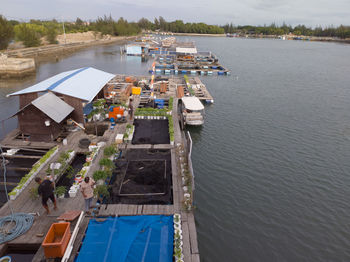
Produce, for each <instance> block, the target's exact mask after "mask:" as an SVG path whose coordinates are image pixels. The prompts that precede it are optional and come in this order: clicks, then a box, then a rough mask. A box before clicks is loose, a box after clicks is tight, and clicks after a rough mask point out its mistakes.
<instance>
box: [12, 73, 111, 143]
mask: <svg viewBox="0 0 350 262" xmlns="http://www.w3.org/2000/svg"><path fill="white" fill-rule="evenodd" d="M113 77H114V75H113V74H110V73H107V72H104V71H101V70H98V69H95V68H92V67H85V68H80V69H75V70H71V71H67V72H63V73H60V74H58V75H55V76H53V77H50V78H48V79H46V80H44V81H42V82H40V83H38V84H35V85H33V86H31V87H28V88H25V89H23V90H21V91H18V92H15V93H12V94H10V95H8V96H18V97H19V111H18V112H17V113H15V114H14V115H13V116H11V117H14V116H18V123H19V130H20V132H21V133H22V135H23V136H25V137H26V138H27V139H28V140H32V141H52V140H54V139H56V138H57V137H58V135H59V134H60V132H61V131H62V128H63V124H64V123H65V121H64V120H66V119H68V118H70V119H72V120H74V121H75V122H77V123H80V124H81V125H84V124H85V119H84V114H87V113H89V112H88V111H89V110H91V109H92V106H91V102H92V101H93V100H94V99H96V98H103V96H104V94H103V87H104V86H105V85H106V84H107V82H108V81H110V80H111V79H112V78H113Z"/></svg>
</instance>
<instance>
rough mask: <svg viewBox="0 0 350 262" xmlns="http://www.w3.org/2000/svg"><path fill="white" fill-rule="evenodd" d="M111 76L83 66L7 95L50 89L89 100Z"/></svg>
mask: <svg viewBox="0 0 350 262" xmlns="http://www.w3.org/2000/svg"><path fill="white" fill-rule="evenodd" d="M113 77H114V75H113V74H110V73H107V72H104V71H101V70H98V69H95V68H93V67H84V68H80V69H76V70H72V71H67V72H63V73H60V74H58V75H55V76H53V77H50V78H48V79H46V80H44V81H41V82H40V83H38V84H35V85H33V86H31V87H28V88H25V89H23V90H21V91H18V92H15V93H12V94H10V95H8V96H15V95H22V94H28V93H35V92H45V91H48V90H51V91H52V92H55V93H59V94H63V95H68V96H72V97H76V98H79V99H81V100H84V101H88V102H90V101H92V99H93V98H94V97H95V96H96V95H97V94H98V92H100V91H101V89H102V88H103V87H104V85H105V84H106V83H107V82H108V81H109V80H111V79H112V78H113Z"/></svg>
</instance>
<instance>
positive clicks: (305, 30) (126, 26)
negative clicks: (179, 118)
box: [0, 15, 350, 50]
mask: <svg viewBox="0 0 350 262" xmlns="http://www.w3.org/2000/svg"><path fill="white" fill-rule="evenodd" d="M64 28H65V32H66V33H78V32H87V31H94V32H96V33H101V34H102V35H106V34H109V35H112V36H129V35H137V34H139V33H140V32H141V31H142V30H145V31H147V30H149V31H163V32H173V33H196V34H224V33H231V34H233V33H237V34H241V35H242V34H244V35H245V34H254V35H284V34H289V33H292V34H294V35H304V36H319V37H338V38H341V39H345V38H349V37H350V26H344V25H340V26H338V27H334V26H329V27H325V28H322V27H320V26H319V27H315V28H311V27H307V26H305V25H297V26H295V27H292V26H291V25H287V24H285V23H283V24H282V25H281V26H277V25H276V24H275V23H272V24H271V25H269V26H266V25H264V26H251V25H244V26H240V25H238V26H234V25H233V24H232V23H231V24H226V25H224V26H218V25H208V24H205V23H184V22H183V21H182V20H175V21H172V22H167V21H166V20H165V19H164V18H163V17H161V16H160V17H159V18H155V19H154V21H153V22H152V21H150V20H148V19H147V18H141V19H140V20H139V21H138V22H128V21H127V20H125V19H123V18H119V19H118V20H114V19H113V18H112V16H111V15H110V16H104V17H98V18H97V19H96V20H94V21H89V22H87V21H83V20H82V19H80V18H77V19H76V21H75V22H64ZM58 34H63V23H60V22H58V21H57V20H55V19H53V20H50V21H42V20H34V19H33V20H30V21H29V22H28V23H20V22H18V21H15V20H9V21H8V20H6V18H5V17H3V16H1V15H0V50H2V49H6V48H7V46H8V44H9V43H10V41H22V42H23V44H24V45H25V46H26V47H31V46H39V45H41V39H42V38H43V37H44V38H45V39H46V40H47V41H48V42H49V43H50V44H55V43H57V40H56V37H57V35H58Z"/></svg>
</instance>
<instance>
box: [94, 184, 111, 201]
mask: <svg viewBox="0 0 350 262" xmlns="http://www.w3.org/2000/svg"><path fill="white" fill-rule="evenodd" d="M94 195H95V196H97V197H98V198H105V197H109V191H108V186H107V185H98V186H96V187H95V189H94Z"/></svg>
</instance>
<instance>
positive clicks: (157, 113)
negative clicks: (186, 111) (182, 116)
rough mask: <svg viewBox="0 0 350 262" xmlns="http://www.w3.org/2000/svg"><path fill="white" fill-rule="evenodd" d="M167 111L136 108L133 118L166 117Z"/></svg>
mask: <svg viewBox="0 0 350 262" xmlns="http://www.w3.org/2000/svg"><path fill="white" fill-rule="evenodd" d="M167 112H168V109H166V108H164V109H157V108H151V107H149V108H137V109H136V112H135V116H167Z"/></svg>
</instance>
